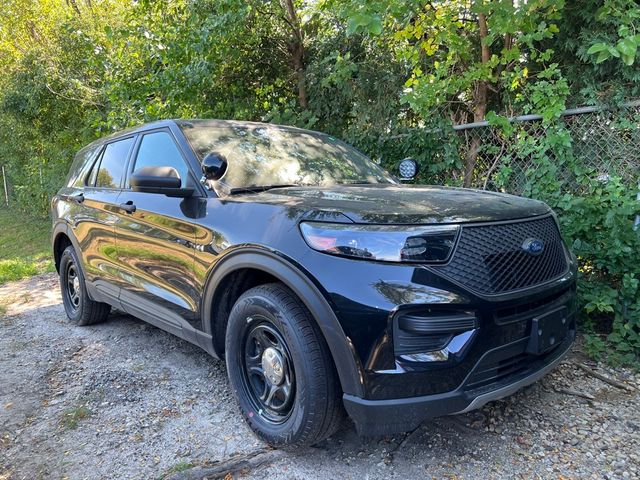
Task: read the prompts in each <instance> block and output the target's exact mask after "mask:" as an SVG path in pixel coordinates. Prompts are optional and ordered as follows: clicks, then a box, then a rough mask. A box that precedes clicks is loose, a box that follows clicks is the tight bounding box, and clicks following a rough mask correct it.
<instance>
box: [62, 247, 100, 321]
mask: <svg viewBox="0 0 640 480" xmlns="http://www.w3.org/2000/svg"><path fill="white" fill-rule="evenodd" d="M60 291H61V293H62V303H63V305H64V311H65V312H66V314H67V317H69V320H71V322H72V323H74V324H76V325H79V326H85V325H93V324H94V323H99V322H102V321H104V320H105V319H106V318H107V316H108V315H109V312H110V311H111V305H109V304H106V303H101V302H94V301H93V300H91V299H90V298H89V295H88V293H87V287H86V283H85V281H84V274H83V273H82V268H81V267H80V261H79V260H78V255H77V254H76V251H75V250H74V248H73V247H72V246H69V247H67V248H66V249H65V250H64V252H62V257H61V258H60Z"/></svg>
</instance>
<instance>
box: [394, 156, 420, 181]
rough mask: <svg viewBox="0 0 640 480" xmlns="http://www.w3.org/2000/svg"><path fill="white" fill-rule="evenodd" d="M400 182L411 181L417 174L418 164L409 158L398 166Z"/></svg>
mask: <svg viewBox="0 0 640 480" xmlns="http://www.w3.org/2000/svg"><path fill="white" fill-rule="evenodd" d="M398 171H399V172H400V180H413V179H414V178H416V175H417V174H418V163H417V162H416V161H415V160H414V159H413V158H411V157H409V158H405V159H404V160H402V161H401V162H400V165H398Z"/></svg>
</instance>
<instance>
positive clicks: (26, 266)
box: [0, 208, 54, 285]
mask: <svg viewBox="0 0 640 480" xmlns="http://www.w3.org/2000/svg"><path fill="white" fill-rule="evenodd" d="M53 269H54V266H53V259H52V258H51V221H50V220H49V219H48V218H46V217H35V216H30V215H25V214H23V213H21V212H19V211H17V210H11V209H8V208H0V285H1V284H3V283H6V282H11V281H14V280H20V279H21V278H25V277H30V276H33V275H37V274H39V273H45V272H52V271H53Z"/></svg>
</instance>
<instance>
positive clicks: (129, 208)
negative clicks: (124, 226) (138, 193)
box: [120, 200, 136, 213]
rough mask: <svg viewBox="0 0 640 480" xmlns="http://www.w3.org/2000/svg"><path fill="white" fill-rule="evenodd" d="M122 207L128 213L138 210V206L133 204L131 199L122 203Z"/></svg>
mask: <svg viewBox="0 0 640 480" xmlns="http://www.w3.org/2000/svg"><path fill="white" fill-rule="evenodd" d="M120 208H121V209H122V210H124V211H125V212H127V213H133V212H135V211H136V206H135V205H134V204H133V201H132V200H129V201H128V202H126V203H121V204H120Z"/></svg>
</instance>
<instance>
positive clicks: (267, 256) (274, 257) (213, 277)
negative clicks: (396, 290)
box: [200, 247, 364, 397]
mask: <svg viewBox="0 0 640 480" xmlns="http://www.w3.org/2000/svg"><path fill="white" fill-rule="evenodd" d="M247 269H250V270H254V271H259V272H262V273H263V274H264V275H266V276H267V278H269V279H271V278H272V279H275V280H276V281H278V282H281V283H282V284H284V285H285V286H287V287H288V288H289V289H291V291H293V293H294V294H295V295H296V296H297V297H298V298H299V299H300V300H301V301H302V302H303V303H304V305H305V306H306V307H307V309H308V310H309V312H310V313H311V315H312V317H313V319H314V321H315V322H316V324H317V325H318V327H319V328H320V331H321V332H322V335H323V337H324V339H325V341H326V342H327V346H328V347H329V351H330V352H331V356H332V359H333V362H334V364H335V366H336V370H337V372H338V376H339V378H340V383H341V386H342V390H343V392H344V393H348V394H350V395H355V396H358V397H362V396H363V395H364V385H363V379H364V373H363V368H362V365H361V363H360V361H359V360H358V358H357V355H356V352H355V349H354V348H353V345H352V343H351V340H350V339H349V338H348V337H347V336H346V334H345V333H344V330H343V329H342V325H340V322H339V321H338V318H337V317H336V315H335V312H334V311H333V309H332V308H331V305H330V304H329V301H328V300H327V298H326V296H325V294H323V292H322V291H321V287H320V286H319V285H317V284H316V283H315V282H314V281H313V280H312V277H311V276H310V275H309V274H308V273H307V272H305V271H304V269H303V268H302V267H300V266H299V265H298V264H296V263H295V262H294V261H293V260H291V259H289V258H287V257H284V256H282V255H279V254H276V253H274V252H272V251H269V250H266V249H263V248H260V247H243V248H241V249H237V250H235V251H231V252H229V253H227V254H226V255H225V256H224V257H223V258H222V259H220V260H219V261H218V262H217V263H216V264H215V266H214V267H213V268H212V269H211V271H210V272H209V275H208V278H207V283H206V287H205V290H204V294H203V297H202V304H201V309H200V311H201V312H202V319H203V328H204V330H205V333H206V334H208V335H211V337H212V340H213V343H214V348H215V345H216V344H217V341H219V340H220V339H219V338H218V339H216V336H218V337H219V336H220V334H221V332H224V330H225V329H226V324H225V325H224V328H219V324H218V323H217V322H220V321H221V319H220V318H218V319H216V317H217V314H216V313H217V312H216V302H215V300H216V295H218V296H220V292H221V291H222V292H224V291H225V288H226V287H225V283H226V282H225V280H228V279H229V278H230V277H229V276H230V275H233V274H234V273H237V272H239V271H242V270H247ZM262 283H265V282H262ZM249 288H251V287H249ZM245 291H246V289H245ZM218 298H219V297H218ZM223 320H224V321H226V318H224V319H223ZM216 327H218V328H216ZM216 332H217V335H216ZM222 342H223V343H224V338H222ZM218 345H219V344H218ZM216 353H217V354H218V355H219V356H221V355H220V354H221V352H220V351H219V348H218V349H217V351H216Z"/></svg>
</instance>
